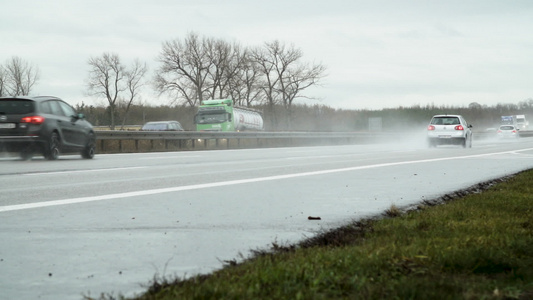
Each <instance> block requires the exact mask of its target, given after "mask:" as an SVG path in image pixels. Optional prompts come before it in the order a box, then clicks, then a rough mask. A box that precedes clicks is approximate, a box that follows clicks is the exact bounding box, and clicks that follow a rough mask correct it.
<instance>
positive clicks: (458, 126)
mask: <svg viewBox="0 0 533 300" xmlns="http://www.w3.org/2000/svg"><path fill="white" fill-rule="evenodd" d="M455 130H465V128H464V127H463V125H457V126H455Z"/></svg>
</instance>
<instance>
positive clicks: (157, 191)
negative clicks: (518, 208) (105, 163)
mask: <svg viewBox="0 0 533 300" xmlns="http://www.w3.org/2000/svg"><path fill="white" fill-rule="evenodd" d="M531 150H533V148H528V149H522V150H513V151H505V152H495V153H486V154H476V155H466V156H456V157H444V158H432V159H422V160H412V161H401V162H394V163H383V164H375V165H368V166H359V167H349V168H340V169H331V170H322V171H313V172H302V173H293V174H286V175H276V176H267V177H258V178H249V179H239V180H230V181H222V182H213V183H203V184H194V185H187V186H177V187H170V188H162V189H153V190H144V191H137V192H127V193H116V194H109V195H102V196H92V197H80V198H71V199H63V200H52V201H45V202H37V203H26V204H17V205H7V206H0V213H1V212H5V211H14V210H24V209H31V208H39V207H49V206H55V205H66V204H76V203H84V202H93V201H103V200H111V199H119V198H128V197H138V196H146V195H156V194H163V193H172V192H179V191H188V190H198V189H205V188H213V187H219V186H228V185H236V184H244V183H253V182H261V181H272V180H280V179H287V178H296V177H304V176H314V175H324V174H331V173H339V172H347V171H357V170H366V169H374V168H382V167H392V166H400V165H408V164H419V163H427V162H436V161H445V160H455V159H465V158H473V157H483V156H492V155H499V154H513V153H516V152H524V151H531Z"/></svg>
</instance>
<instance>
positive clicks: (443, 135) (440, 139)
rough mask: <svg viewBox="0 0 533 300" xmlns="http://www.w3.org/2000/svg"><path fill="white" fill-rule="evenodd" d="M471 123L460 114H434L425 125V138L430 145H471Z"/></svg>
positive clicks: (469, 146) (465, 146)
mask: <svg viewBox="0 0 533 300" xmlns="http://www.w3.org/2000/svg"><path fill="white" fill-rule="evenodd" d="M471 128H472V125H469V124H468V123H467V122H466V121H465V119H464V118H463V117H462V116H461V115H436V116H434V117H433V118H432V119H431V121H430V122H429V125H428V127H427V140H428V145H429V146H430V147H436V146H438V145H461V146H463V147H464V148H467V147H468V148H471V147H472V130H471Z"/></svg>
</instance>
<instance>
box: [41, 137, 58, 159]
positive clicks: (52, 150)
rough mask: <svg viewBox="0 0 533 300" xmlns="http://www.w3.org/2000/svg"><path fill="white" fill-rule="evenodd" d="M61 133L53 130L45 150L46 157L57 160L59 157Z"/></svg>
mask: <svg viewBox="0 0 533 300" xmlns="http://www.w3.org/2000/svg"><path fill="white" fill-rule="evenodd" d="M59 143H60V141H59V135H58V134H57V132H52V135H51V136H50V140H49V141H48V144H46V145H45V146H44V147H45V150H44V157H45V158H46V159H48V160H56V159H57V158H58V157H59Z"/></svg>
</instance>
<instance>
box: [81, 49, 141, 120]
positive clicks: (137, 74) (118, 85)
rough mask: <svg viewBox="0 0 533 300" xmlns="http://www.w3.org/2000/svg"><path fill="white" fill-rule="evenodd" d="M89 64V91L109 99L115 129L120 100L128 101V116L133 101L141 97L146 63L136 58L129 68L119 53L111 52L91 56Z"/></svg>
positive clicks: (93, 94) (91, 93)
mask: <svg viewBox="0 0 533 300" xmlns="http://www.w3.org/2000/svg"><path fill="white" fill-rule="evenodd" d="M88 64H89V66H90V70H89V77H88V80H87V90H88V93H89V94H90V95H92V96H96V97H101V98H105V99H106V100H107V102H108V103H109V112H110V118H111V125H110V128H111V129H112V130H114V129H115V116H116V114H117V105H118V104H119V102H120V101H125V102H126V104H127V105H126V112H125V113H124V114H125V116H124V117H126V115H127V111H128V109H129V107H130V105H131V103H132V102H133V101H134V100H135V99H137V98H138V97H139V89H140V88H141V87H142V86H143V85H144V81H143V80H144V76H145V74H146V72H147V67H146V64H142V63H141V62H139V61H138V60H135V62H134V64H133V66H132V67H131V69H128V68H126V66H125V65H124V64H123V63H122V62H121V60H120V57H119V56H118V54H111V53H104V54H102V55H101V56H98V57H91V58H90V59H89V61H88Z"/></svg>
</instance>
